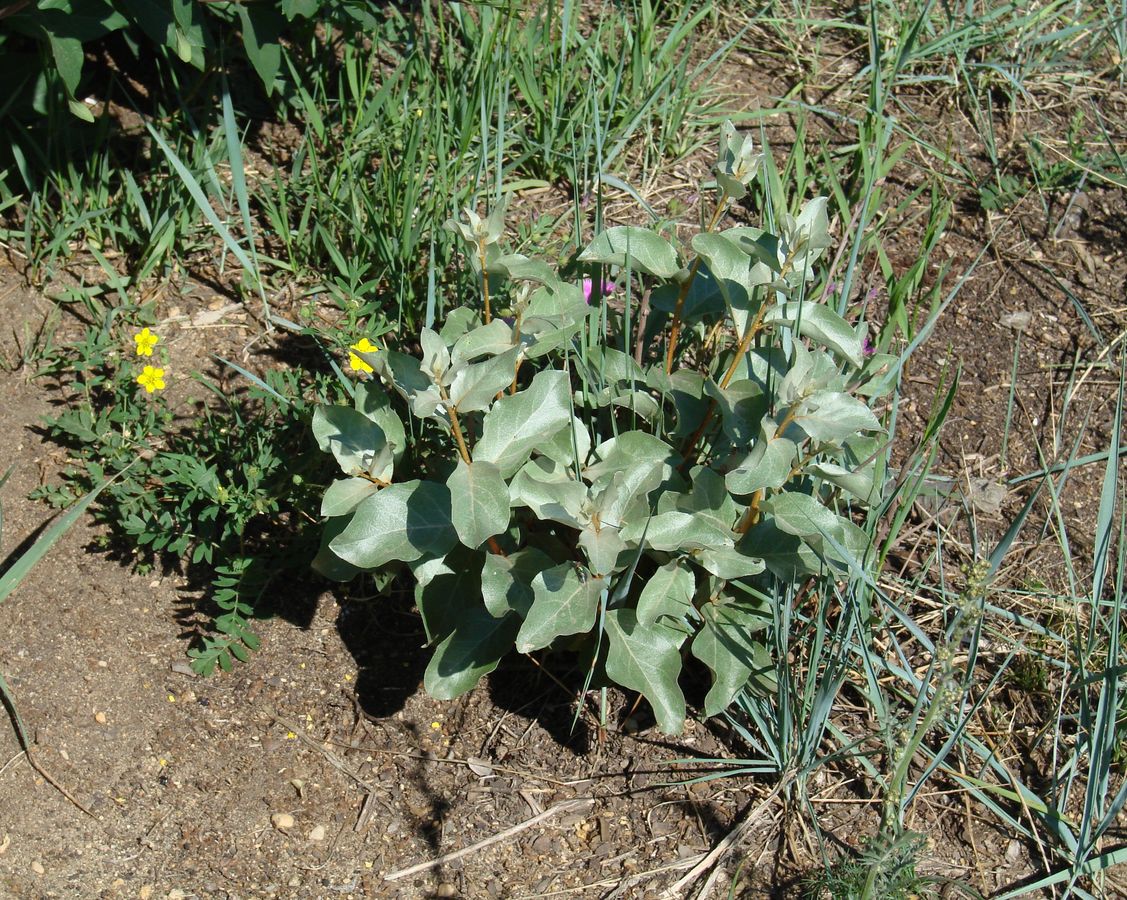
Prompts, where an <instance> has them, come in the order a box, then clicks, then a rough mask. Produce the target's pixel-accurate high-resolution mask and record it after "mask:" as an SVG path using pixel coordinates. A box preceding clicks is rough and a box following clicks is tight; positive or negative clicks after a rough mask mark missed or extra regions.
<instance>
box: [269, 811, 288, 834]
mask: <svg viewBox="0 0 1127 900" xmlns="http://www.w3.org/2000/svg"><path fill="white" fill-rule="evenodd" d="M270 822H271V824H272V825H273V826H274V827H275V828H277V829H278V830H279V831H285V830H286V829H287V828H293V816H291V815H290V814H289V813H274V815H272V816H271V817H270Z"/></svg>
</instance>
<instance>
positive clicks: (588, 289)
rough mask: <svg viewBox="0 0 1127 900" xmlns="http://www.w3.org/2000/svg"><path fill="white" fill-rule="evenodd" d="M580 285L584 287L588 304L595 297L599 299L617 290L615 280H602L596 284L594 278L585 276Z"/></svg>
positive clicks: (584, 295)
mask: <svg viewBox="0 0 1127 900" xmlns="http://www.w3.org/2000/svg"><path fill="white" fill-rule="evenodd" d="M580 287H582V288H583V297H584V298H585V299H586V301H587V303H588V304H590V303H591V301H592V300H593V299H594V300H598V299H599V298H601V297H605V296H607V295H608V294H613V293H614V292H615V290H617V288H616V286H615V284H614V282H613V281H600V282H598V284H597V285H596V283H595V281H594V279H591V278H584V279H583V280H582V281H581V282H580Z"/></svg>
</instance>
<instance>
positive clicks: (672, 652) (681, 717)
mask: <svg viewBox="0 0 1127 900" xmlns="http://www.w3.org/2000/svg"><path fill="white" fill-rule="evenodd" d="M606 633H607V637H608V638H609V639H610V647H609V649H608V652H607V662H606V672H607V677H608V678H610V679H611V680H613V681H614V682H616V683H617V684H620V685H622V686H623V687H624V688H626V689H627V690H631V691H638V692H639V693H640V694H642V695H643V696H644V697H645V698H646V699H647V700H649V702H650V705H651V706H652V707H653V710H654V715H655V716H656V717H657V723H658V726H659V727H660V728H661V730H662V731H664V732H665V733H666V734H680V733H681V729H682V728H683V727H684V725H685V695H684V694H683V693H682V692H681V686H680V685H679V684H678V683H677V678H678V676H679V675H680V674H681V650H680V648H681V644H682V643H684V641H685V633H684V632H683V631H680V630H678V629H675V628H671V627H669V626H667V625H664V624H663V623H661V622H656V623H654V624H653V625H650V626H648V627H646V626H643V625H642V624H641V623H639V622H638V618H637V614H636V613H635V612H634V610H632V609H612V610H610V611H609V612H607V615H606Z"/></svg>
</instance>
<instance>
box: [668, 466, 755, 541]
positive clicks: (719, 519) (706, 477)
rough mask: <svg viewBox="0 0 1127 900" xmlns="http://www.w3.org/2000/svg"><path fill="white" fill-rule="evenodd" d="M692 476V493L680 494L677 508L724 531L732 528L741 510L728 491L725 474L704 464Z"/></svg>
mask: <svg viewBox="0 0 1127 900" xmlns="http://www.w3.org/2000/svg"><path fill="white" fill-rule="evenodd" d="M691 476H692V481H693V489H692V493H690V494H687V495H685V494H682V495H680V496H678V497H677V508H678V509H680V510H681V511H682V512H687V513H693V514H694V515H696V516H697V517H699V518H702V519H705V520H706V521H709V522H711V523H712V524H713V525H715V526H716V527H717V528H719V529H721V530H722V531H728V530H731V528H732V527H733V526H734V525H735V524H736V519H737V518H739V515H740V510H739V507H738V506H737V505H736V501H735V500H733V499H732V496H731V494H729V493H728V487H727V485H726V484H725V483H724V476H723V475H720V474H719V473H717V472H714V471H713V470H712V469H708V468H705V467H703V466H698V467H697V468H695V469H694V470H693V471H692V473H691Z"/></svg>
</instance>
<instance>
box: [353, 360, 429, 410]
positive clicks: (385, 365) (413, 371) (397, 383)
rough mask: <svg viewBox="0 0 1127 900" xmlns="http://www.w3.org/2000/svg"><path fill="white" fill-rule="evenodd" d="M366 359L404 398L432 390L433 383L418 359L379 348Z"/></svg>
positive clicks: (409, 398)
mask: <svg viewBox="0 0 1127 900" xmlns="http://www.w3.org/2000/svg"><path fill="white" fill-rule="evenodd" d="M368 361H369V362H370V363H371V364H372V366H373V367H374V368H375V370H376V371H377V372H379V373H380V375H381V376H383V377H385V378H387V380H388V381H390V382H391V385H392V387H394V388H395V390H397V391H398V392H399V393H400V394H401V395H402V396H403V398H404V399H405V400H408V401H410V400H412V399H413V398H414V397H415V396H416V395H418V394H421V393H424V392H426V391H433V390H434V383H433V382H432V381H431V380H430V378H428V377H427V376H426V375H425V374H424V373H423V370H422V369H421V368H420V366H419V361H418V360H417V359H415V357H413V356H408V355H407V354H406V353H400V352H399V351H398V350H381V351H380V352H379V353H373V354H369V358H368Z"/></svg>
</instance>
